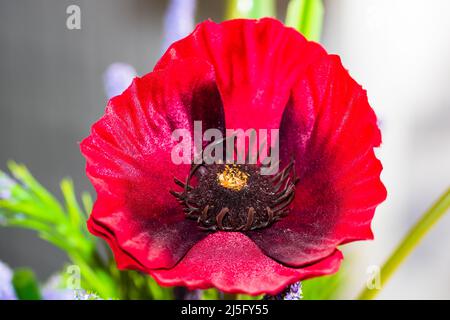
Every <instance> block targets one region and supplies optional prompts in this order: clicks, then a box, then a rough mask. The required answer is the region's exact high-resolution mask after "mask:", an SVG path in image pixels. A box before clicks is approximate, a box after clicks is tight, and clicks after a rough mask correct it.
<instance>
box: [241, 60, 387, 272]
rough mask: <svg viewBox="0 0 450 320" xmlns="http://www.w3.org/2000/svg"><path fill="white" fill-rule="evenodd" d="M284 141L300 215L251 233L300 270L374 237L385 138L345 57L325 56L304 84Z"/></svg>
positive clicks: (288, 114)
mask: <svg viewBox="0 0 450 320" xmlns="http://www.w3.org/2000/svg"><path fill="white" fill-rule="evenodd" d="M280 139H281V141H280V145H281V147H280V151H281V153H282V154H281V159H282V161H284V162H285V163H287V162H288V161H289V160H290V158H291V157H292V156H293V157H294V158H295V161H296V162H295V167H296V172H297V174H298V176H299V178H300V181H299V183H298V184H297V188H296V195H295V199H294V204H293V210H292V211H291V212H290V213H289V215H288V217H286V218H284V219H282V220H281V221H279V222H277V223H276V224H275V225H273V226H272V227H270V228H267V229H264V230H260V231H255V232H250V233H249V234H248V235H249V236H250V237H251V238H252V239H253V240H254V241H255V242H256V243H257V244H258V245H259V246H260V247H261V248H262V250H263V251H264V252H265V253H266V254H268V255H269V256H271V257H272V258H274V259H276V260H278V261H281V262H282V263H285V264H288V265H290V266H297V267H298V266H301V265H306V264H310V263H313V262H315V261H317V260H320V259H322V258H324V257H326V256H328V255H329V254H331V253H332V252H333V251H334V250H335V248H336V246H338V245H339V244H342V243H346V242H349V241H355V240H363V239H372V238H373V235H372V231H371V229H370V223H371V220H372V217H373V214H374V211H375V208H376V206H377V205H378V204H379V203H381V202H382V201H383V200H384V199H385V198H386V190H385V188H384V186H383V184H382V182H381V181H380V172H381V170H382V166H381V164H380V162H379V161H378V160H377V159H376V157H375V155H374V152H373V148H374V147H377V146H378V145H379V144H380V142H381V136H380V132H379V129H378V127H377V123H376V116H375V114H374V112H373V110H372V109H371V107H370V106H369V104H368V101H367V96H366V93H365V91H364V90H363V89H362V88H361V86H359V85H358V84H357V83H356V82H355V81H354V80H353V79H352V78H351V77H350V76H349V74H348V72H347V71H346V70H345V69H344V68H343V67H342V65H341V62H340V59H339V58H338V57H337V56H328V57H326V58H323V59H322V61H321V62H320V63H318V64H317V65H314V66H313V67H311V68H310V69H309V70H308V72H307V73H306V74H305V75H304V76H303V77H302V78H301V79H300V81H299V82H298V84H297V86H296V87H295V89H294V90H293V95H292V98H291V101H290V103H289V104H288V107H287V109H286V111H285V113H284V115H283V121H282V124H281V128H280Z"/></svg>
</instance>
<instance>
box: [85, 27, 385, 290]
mask: <svg viewBox="0 0 450 320" xmlns="http://www.w3.org/2000/svg"><path fill="white" fill-rule="evenodd" d="M194 120H202V121H203V129H204V130H206V129H208V128H220V129H221V130H224V129H225V128H230V129H248V128H254V129H274V128H275V129H277V128H280V158H281V162H282V164H286V163H288V162H289V161H291V159H292V158H293V159H295V169H296V172H297V175H298V177H299V178H300V180H299V183H298V184H297V189H296V195H295V200H294V202H293V204H292V210H291V211H290V212H289V215H288V216H287V217H285V218H283V219H281V220H280V221H279V222H277V223H275V224H273V225H272V226H270V227H268V228H265V229H260V230H255V231H251V232H245V233H236V232H215V233H210V234H207V233H204V232H201V231H200V230H199V228H198V227H197V224H196V222H195V221H191V220H187V219H185V218H184V214H183V212H182V208H181V206H179V205H178V203H176V201H175V198H173V197H171V196H170V195H169V190H171V189H173V187H174V184H173V177H174V176H176V177H184V176H186V175H187V173H188V171H189V166H187V165H174V164H173V163H172V161H171V158H170V155H171V149H172V148H173V146H174V144H175V143H176V142H173V141H172V140H171V136H170V134H171V131H172V130H174V129H178V128H188V129H189V132H190V133H191V134H192V127H193V121H194ZM380 142H381V138H380V132H379V130H378V127H377V125H376V117H375V114H374V113H373V111H372V109H371V108H370V106H369V104H368V102H367V97H366V94H365V91H364V90H363V89H362V88H361V87H360V86H359V85H358V84H357V83H356V82H355V81H354V80H353V79H352V78H351V77H350V76H349V74H348V72H347V71H346V70H345V69H344V68H343V67H342V65H341V62H340V60H339V58H338V57H336V56H333V55H328V54H327V53H326V52H325V50H324V49H323V48H322V47H321V46H320V45H318V44H316V43H312V42H308V41H306V40H305V38H304V37H303V36H302V35H300V34H299V33H298V32H296V31H295V30H293V29H291V28H286V27H285V26H283V25H282V24H281V23H280V22H278V21H276V20H273V19H268V18H267V19H261V20H231V21H226V22H223V23H221V24H216V23H213V22H210V21H207V22H204V23H202V24H200V25H199V26H198V27H197V28H196V30H195V31H194V32H193V33H192V34H191V35H190V36H188V37H187V38H185V39H182V40H180V41H178V42H176V43H174V44H173V45H172V46H171V47H170V48H169V49H168V50H167V52H166V54H165V55H164V56H163V57H162V58H161V60H160V61H159V62H158V63H157V65H156V67H155V70H154V72H152V73H150V74H149V75H147V76H145V77H144V78H142V79H136V80H135V81H134V82H133V84H132V86H131V87H130V88H129V89H128V90H126V91H125V92H124V93H123V94H122V95H121V96H119V97H116V98H114V99H112V100H111V102H110V104H109V106H108V107H107V109H106V114H105V115H104V116H103V118H102V119H101V120H100V121H99V122H97V123H96V124H95V125H94V126H93V129H92V133H91V135H90V136H89V137H88V138H87V139H86V140H85V141H83V143H82V152H83V154H84V155H85V156H86V158H87V173H88V176H89V177H90V179H91V181H92V183H93V184H94V186H95V188H96V191H97V194H98V199H97V202H96V204H95V206H94V210H93V213H92V215H91V217H90V219H89V222H88V226H89V229H90V231H91V232H92V233H94V234H96V235H98V236H101V237H103V238H104V239H105V240H106V241H108V243H109V244H110V246H111V248H112V249H113V251H114V253H115V257H116V260H117V263H118V265H119V267H121V268H133V269H137V270H141V271H144V272H147V273H149V274H151V275H152V276H153V277H155V279H156V280H157V281H158V282H159V283H161V284H163V285H183V286H187V287H189V288H190V289H196V288H208V287H212V286H214V287H217V288H218V289H220V290H222V291H225V292H243V293H249V294H260V293H270V294H275V293H278V292H279V291H281V290H283V288H284V287H285V286H287V285H288V284H290V283H293V282H296V281H298V280H302V279H306V278H309V277H315V276H319V275H323V274H330V273H333V272H335V271H337V270H338V268H339V265H340V262H341V260H342V255H341V253H340V252H339V251H338V250H337V246H339V245H340V244H343V243H346V242H349V241H355V240H360V239H370V238H372V232H371V229H370V223H371V220H372V217H373V214H374V210H375V207H376V206H377V205H378V204H379V203H380V202H381V201H383V200H384V198H385V197H386V191H385V189H384V186H383V184H382V183H381V181H380V178H379V176H380V172H381V164H380V162H379V161H378V160H377V159H376V158H375V155H374V152H373V148H374V147H377V146H378V145H379V144H380Z"/></svg>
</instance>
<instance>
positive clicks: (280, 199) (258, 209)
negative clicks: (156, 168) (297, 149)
mask: <svg viewBox="0 0 450 320" xmlns="http://www.w3.org/2000/svg"><path fill="white" fill-rule="evenodd" d="M225 166H226V165H224V164H213V165H204V164H201V165H193V166H192V169H191V172H190V173H189V175H188V177H187V178H186V181H185V182H182V181H180V180H178V179H175V183H176V184H177V185H178V186H180V187H182V188H183V191H182V192H175V191H171V194H172V195H174V196H175V197H176V198H177V199H178V200H179V202H180V203H181V204H182V206H183V207H184V212H185V214H186V217H187V218H188V219H193V220H196V221H197V222H198V225H199V227H200V228H201V229H203V230H206V231H216V230H220V231H248V230H255V229H261V228H266V227H268V226H270V225H271V224H272V223H274V222H276V221H278V220H280V219H281V218H282V217H284V216H286V215H287V214H288V212H289V205H290V204H291V202H292V201H293V199H294V196H295V184H296V183H297V178H296V175H295V169H294V168H295V166H294V161H292V162H291V163H289V164H288V165H287V166H286V167H285V168H284V169H283V170H282V171H280V172H279V173H278V174H276V175H272V176H270V175H261V173H260V172H261V171H260V169H261V167H260V166H258V165H252V164H242V165H235V166H237V167H238V168H239V170H240V171H242V172H245V174H246V175H248V177H249V178H248V182H247V184H246V185H245V187H243V188H242V189H241V190H232V189H229V188H225V187H223V186H222V185H220V183H219V182H218V179H217V177H218V175H219V174H220V173H221V172H223V171H224V169H225ZM195 181H196V182H197V183H196V185H194V183H195Z"/></svg>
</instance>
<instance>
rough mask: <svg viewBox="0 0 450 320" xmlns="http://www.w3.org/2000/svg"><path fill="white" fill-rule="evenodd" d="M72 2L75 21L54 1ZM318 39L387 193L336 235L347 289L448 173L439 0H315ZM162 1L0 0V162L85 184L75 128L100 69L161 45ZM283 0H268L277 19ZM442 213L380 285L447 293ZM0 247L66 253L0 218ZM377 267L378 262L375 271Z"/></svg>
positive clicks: (100, 97) (449, 8) (447, 44)
mask: <svg viewBox="0 0 450 320" xmlns="http://www.w3.org/2000/svg"><path fill="white" fill-rule="evenodd" d="M73 4H75V5H78V6H79V7H80V8H81V30H68V29H67V27H66V20H67V16H68V15H67V14H66V9H67V7H68V6H69V5H73ZM324 4H325V22H324V29H323V34H322V41H321V43H322V44H323V45H324V47H325V48H326V49H327V50H328V51H329V52H330V53H336V54H339V55H340V56H341V58H342V60H343V63H344V65H345V66H346V68H347V69H348V70H349V71H350V73H351V75H352V76H353V77H354V78H355V79H356V80H357V81H358V82H359V83H360V84H362V85H363V86H364V87H365V88H366V89H367V91H368V95H369V100H370V102H371V105H372V106H373V108H374V109H375V111H376V112H377V114H378V117H379V119H380V126H381V129H382V131H383V145H382V147H381V148H380V149H379V150H378V155H379V157H380V158H381V160H382V162H383V165H384V171H383V174H382V180H383V182H384V183H385V184H386V187H387V189H388V199H387V201H386V202H384V203H383V204H382V205H381V206H380V207H379V209H378V210H377V213H376V215H375V219H374V221H373V228H374V232H375V240H374V241H372V242H362V243H356V244H351V245H347V246H346V247H345V249H344V253H345V254H346V255H347V256H348V257H349V259H347V261H346V265H345V268H346V269H345V270H346V272H347V273H348V281H349V284H350V285H349V286H348V288H347V290H346V291H345V292H344V294H343V298H353V297H355V295H356V293H358V291H359V290H360V289H361V288H362V287H363V286H364V285H365V283H366V281H367V278H368V273H367V270H368V268H370V266H377V265H381V264H382V263H383V261H384V260H385V258H386V257H387V255H388V254H389V253H390V252H391V251H392V250H393V249H394V247H395V246H396V245H397V244H398V242H399V241H400V240H401V238H402V237H403V235H404V234H405V233H406V232H407V230H408V229H409V227H411V225H412V224H413V223H414V222H415V221H416V220H417V218H418V217H419V216H420V214H421V213H422V212H424V211H425V210H426V209H427V208H428V207H429V206H430V205H431V203H432V202H433V201H434V200H435V199H437V198H438V196H439V195H440V193H442V192H443V191H444V190H445V189H446V188H447V187H448V186H449V182H450V165H449V164H450V87H449V83H450V59H449V57H450V19H449V17H450V1H447V0H431V1H426V2H425V1H421V0H338V1H336V0H328V1H327V0H325V1H324ZM167 6H168V2H167V1H159V0H158V1H157V0H127V1H125V0H64V1H61V0H39V1H36V0H17V1H8V0H0V43H1V50H0V169H1V170H6V162H7V161H8V160H11V159H14V160H16V161H18V162H22V163H24V164H26V165H27V166H28V168H29V169H30V171H31V172H32V173H33V174H34V175H35V176H36V178H37V179H38V180H39V181H40V182H42V183H43V184H44V185H45V186H46V187H48V188H49V189H50V190H51V191H52V192H54V193H56V194H58V193H59V181H60V179H61V178H62V177H64V176H70V177H72V178H73V180H74V182H75V184H76V186H77V190H78V191H81V190H88V191H90V192H91V193H93V192H92V189H91V187H90V184H89V182H88V180H87V178H86V177H85V172H84V159H83V158H82V156H81V154H80V152H79V148H78V142H79V141H81V139H82V138H83V137H85V136H87V135H88V133H89V128H90V125H91V124H92V123H93V122H94V121H95V120H96V119H98V118H99V117H100V115H101V114H102V113H103V110H104V107H105V105H106V103H107V97H106V95H105V93H104V92H105V91H104V85H103V81H102V79H103V75H104V72H105V70H107V68H108V67H109V66H110V65H111V64H112V63H114V62H118V61H119V62H125V63H129V64H131V65H132V66H134V67H135V68H136V70H137V74H138V75H144V74H146V73H148V72H150V71H151V70H152V68H153V66H154V64H155V62H156V61H157V59H158V57H159V56H160V55H161V54H162V52H163V27H164V21H163V18H164V13H165V11H166V9H167ZM225 6H226V1H207V0H200V1H198V2H197V10H196V21H197V22H200V21H202V20H205V19H208V18H211V19H212V20H214V21H222V20H223V19H224V12H225ZM286 6H287V1H277V7H278V12H279V13H282V14H279V15H278V16H277V17H278V18H279V19H280V20H284V18H285V17H284V12H286V10H285V9H286ZM449 229H450V215H447V216H446V217H444V219H443V220H442V221H441V222H440V223H439V224H438V225H437V227H436V228H434V229H433V230H432V232H431V233H430V234H429V235H428V236H427V237H426V238H425V241H424V242H423V243H422V244H421V245H420V246H419V247H418V249H417V250H416V251H415V252H414V253H413V254H412V256H411V257H410V258H409V259H408V260H407V261H406V263H405V264H404V265H402V267H401V268H400V270H399V271H398V272H397V273H396V274H395V276H394V277H393V279H392V280H391V281H390V282H389V283H388V285H387V286H386V288H384V290H383V291H382V293H381V295H380V296H379V297H380V298H382V299H449V298H450V272H449V270H450V232H448V230H449ZM0 260H2V261H4V262H6V263H8V264H9V265H10V266H11V267H19V266H30V267H32V268H33V269H34V270H35V271H36V273H37V274H38V276H39V277H40V278H41V279H45V278H47V277H48V276H49V275H51V274H52V273H54V272H55V271H56V270H58V269H59V268H61V267H62V265H63V263H64V261H65V255H64V253H62V252H60V251H59V250H58V249H55V248H54V247H53V246H51V245H49V244H47V243H46V242H44V241H41V240H38V239H37V238H36V236H35V234H34V233H33V232H31V231H30V232H28V231H24V230H16V229H5V228H0ZM381 276H382V275H381Z"/></svg>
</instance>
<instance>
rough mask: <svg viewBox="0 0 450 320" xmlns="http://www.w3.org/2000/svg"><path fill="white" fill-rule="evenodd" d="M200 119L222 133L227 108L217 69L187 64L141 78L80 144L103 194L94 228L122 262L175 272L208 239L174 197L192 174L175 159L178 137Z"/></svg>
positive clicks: (89, 171)
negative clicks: (192, 249)
mask: <svg viewBox="0 0 450 320" xmlns="http://www.w3.org/2000/svg"><path fill="white" fill-rule="evenodd" d="M195 120H201V121H203V129H204V130H206V129H208V128H222V129H223V122H224V119H223V109H222V105H221V101H220V96H219V93H218V90H217V88H216V86H215V78H214V72H213V70H212V68H211V66H210V65H209V64H207V63H205V62H200V61H198V60H185V61H183V63H182V65H180V63H174V64H173V65H171V66H170V67H169V68H167V69H165V70H162V71H158V72H153V73H150V74H149V75H147V76H145V77H143V78H141V79H140V78H136V79H135V80H134V81H133V84H132V85H131V86H130V88H128V89H127V90H126V91H125V92H124V93H123V94H122V95H120V96H118V97H116V98H113V99H112V100H111V101H110V102H109V104H108V106H107V108H106V112H105V115H104V116H103V117H102V118H101V119H100V120H99V121H98V122H97V123H96V124H95V125H94V126H93V128H92V133H91V135H90V136H89V137H88V138H86V139H85V140H84V141H83V142H82V143H81V150H82V153H83V154H84V156H85V157H86V159H87V169H86V171H87V174H88V176H89V178H90V179H91V181H92V183H93V185H94V187H95V189H96V191H97V196H98V198H97V202H96V204H95V206H94V210H93V212H92V215H91V217H90V220H89V225H90V227H91V230H92V231H93V232H94V233H95V231H96V230H99V228H103V229H102V232H100V234H99V235H100V236H102V237H104V238H105V239H106V240H107V241H109V242H110V244H111V243H112V242H115V243H114V245H113V246H112V247H113V249H115V251H116V256H117V257H119V259H121V257H123V255H122V252H119V250H118V248H120V249H121V250H122V251H124V252H126V253H127V254H129V255H130V256H132V257H134V259H135V260H137V261H139V262H140V264H142V265H143V266H145V267H146V268H163V267H164V268H165V267H171V266H173V265H174V264H175V263H177V262H178V260H179V259H180V258H181V257H182V256H183V255H184V254H185V253H186V251H187V250H189V248H190V247H192V245H193V244H195V243H196V242H197V241H198V240H200V239H202V238H203V237H204V236H205V234H204V233H203V232H201V231H200V230H199V229H198V228H197V225H196V223H195V222H193V221H188V220H186V218H185V216H184V214H183V212H182V210H181V207H180V205H179V204H178V203H177V201H176V200H175V198H174V197H173V196H172V195H170V194H169V191H170V190H171V189H174V188H175V184H174V182H173V179H174V177H178V178H184V177H186V176H187V174H188V172H189V169H190V165H175V164H174V163H173V162H172V160H171V151H172V148H173V146H174V144H176V143H178V142H173V141H172V139H171V134H172V131H173V130H174V129H178V128H186V129H189V130H190V131H191V135H192V131H193V122H194V121H195ZM99 224H101V226H97V225H99ZM105 234H107V236H106V235H105ZM128 262H129V261H125V262H124V264H126V263H128ZM118 263H119V264H121V263H122V262H121V261H118Z"/></svg>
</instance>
